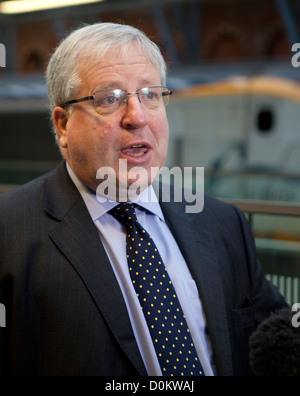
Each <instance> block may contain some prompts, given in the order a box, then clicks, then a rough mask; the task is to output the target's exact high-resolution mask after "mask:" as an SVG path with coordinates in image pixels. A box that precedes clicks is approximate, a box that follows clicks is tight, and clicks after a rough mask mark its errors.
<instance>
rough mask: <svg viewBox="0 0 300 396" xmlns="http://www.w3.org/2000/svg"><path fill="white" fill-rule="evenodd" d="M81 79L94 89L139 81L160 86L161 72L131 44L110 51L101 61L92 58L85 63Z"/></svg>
mask: <svg viewBox="0 0 300 396" xmlns="http://www.w3.org/2000/svg"><path fill="white" fill-rule="evenodd" d="M80 78H81V80H82V82H83V83H84V84H88V85H91V86H93V87H98V86H99V85H101V84H105V83H107V84H110V83H113V82H114V81H116V82H119V81H122V82H124V83H127V82H128V80H129V81H130V80H131V81H133V80H139V79H140V80H143V81H149V83H150V82H152V84H154V83H155V84H160V71H159V70H158V68H157V66H155V65H154V64H153V63H152V62H151V60H150V59H149V58H148V57H147V56H146V55H145V54H144V53H143V52H142V50H141V49H140V48H139V47H138V46H137V45H134V44H130V45H129V46H128V47H125V48H112V49H109V50H108V51H107V52H106V54H105V55H104V56H103V57H101V59H99V60H98V59H97V58H94V59H93V57H90V59H89V61H83V62H82V64H81V68H80ZM154 80H155V81H154ZM100 88H101V87H100ZM120 88H124V87H120Z"/></svg>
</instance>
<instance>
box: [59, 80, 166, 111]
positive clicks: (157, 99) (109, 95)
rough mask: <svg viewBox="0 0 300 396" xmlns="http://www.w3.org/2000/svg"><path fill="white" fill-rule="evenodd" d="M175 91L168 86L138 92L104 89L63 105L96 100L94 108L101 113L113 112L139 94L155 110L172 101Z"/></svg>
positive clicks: (147, 106) (145, 105) (147, 105)
mask: <svg viewBox="0 0 300 396" xmlns="http://www.w3.org/2000/svg"><path fill="white" fill-rule="evenodd" d="M172 94H173V92H172V91H170V90H169V89H168V88H167V87H149V88H142V89H140V90H138V91H137V92H127V91H123V90H122V89H103V90H101V91H97V92H95V93H94V94H93V95H91V96H86V97H84V98H80V99H74V100H69V101H68V102H65V103H64V104H63V105H62V107H63V108H65V107H67V106H69V105H71V104H74V103H81V102H86V101H88V100H93V101H94V108H95V110H96V111H97V113H99V114H101V115H106V114H111V113H113V112H115V111H116V110H118V109H119V108H120V107H121V106H122V105H123V104H127V103H128V97H129V96H131V95H137V97H138V99H139V102H140V103H141V104H142V105H143V106H144V107H145V108H147V109H151V110H155V109H157V108H159V106H161V105H162V104H164V105H165V106H167V105H168V104H169V102H170V95H172Z"/></svg>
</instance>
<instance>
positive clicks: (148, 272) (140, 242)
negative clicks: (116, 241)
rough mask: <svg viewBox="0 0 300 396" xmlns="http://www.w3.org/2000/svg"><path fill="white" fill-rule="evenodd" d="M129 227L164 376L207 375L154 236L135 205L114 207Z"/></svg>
mask: <svg viewBox="0 0 300 396" xmlns="http://www.w3.org/2000/svg"><path fill="white" fill-rule="evenodd" d="M110 214H111V215H112V216H114V217H115V218H116V219H117V220H118V221H119V222H121V223H122V224H123V225H124V226H125V227H126V232H127V242H126V250H127V260H128V265H129V271H130V276H131V279H132V282H133V285H134V288H135V290H136V293H137V296H138V298H139V301H140V304H141V307H142V310H143V313H144V315H145V318H146V322H147V324H148V327H149V331H150V334H151V337H152V340H153V344H154V347H155V350H156V353H157V356H158V360H159V363H160V366H161V369H162V373H163V375H164V376H204V375H205V374H204V371H203V368H202V366H201V363H200V360H199V358H198V355H197V352H196V349H195V346H194V343H193V340H192V336H191V334H190V331H189V329H188V325H187V322H186V319H185V316H184V313H183V311H182V308H181V306H180V302H179V300H178V298H177V296H176V292H175V289H174V286H173V284H172V281H171V279H170V277H169V275H168V272H167V269H166V267H165V265H164V263H163V261H162V258H161V256H160V254H159V252H158V250H157V247H156V245H155V243H154V241H153V240H152V238H151V236H150V235H149V234H148V233H147V231H146V230H145V229H144V228H143V227H142V226H141V224H140V223H139V222H138V220H137V217H136V213H135V206H134V205H132V204H127V203H123V204H120V205H119V206H117V207H116V208H114V209H112V210H111V211H110Z"/></svg>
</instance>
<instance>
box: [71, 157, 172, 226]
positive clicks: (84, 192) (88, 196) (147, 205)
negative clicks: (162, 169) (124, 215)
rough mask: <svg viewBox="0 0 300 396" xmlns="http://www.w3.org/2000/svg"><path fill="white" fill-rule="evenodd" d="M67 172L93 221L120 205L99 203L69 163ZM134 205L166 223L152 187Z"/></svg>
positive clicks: (107, 202) (116, 203)
mask: <svg viewBox="0 0 300 396" xmlns="http://www.w3.org/2000/svg"><path fill="white" fill-rule="evenodd" d="M67 171H68V173H69V176H70V178H71V179H72V181H73V183H74V184H75V186H76V187H77V189H78V191H79V192H80V194H81V196H82V198H83V200H84V202H85V204H86V206H87V209H88V211H89V213H90V215H91V217H92V219H93V221H96V220H98V219H99V218H100V217H102V216H103V215H105V214H106V213H108V212H109V211H110V210H111V209H113V208H114V207H116V206H117V205H118V204H119V203H118V202H113V201H109V200H107V201H105V202H99V201H98V200H97V195H96V194H95V192H94V191H92V190H90V189H89V188H88V187H86V186H85V185H84V184H83V183H82V181H81V180H80V179H79V178H78V176H77V175H76V174H75V172H74V171H73V169H72V168H71V166H70V165H69V164H68V163H67ZM132 203H136V204H137V205H138V206H140V207H142V208H144V209H146V210H147V211H149V212H151V213H152V214H154V215H155V216H158V217H159V218H160V219H161V220H162V221H164V222H165V217H164V215H163V212H162V210H161V207H160V204H159V201H158V199H157V196H156V194H155V191H154V189H153V186H152V185H151V186H149V187H148V188H146V189H145V190H144V191H143V192H142V193H141V195H139V196H138V197H137V198H136V199H135V200H134V201H133V202H132Z"/></svg>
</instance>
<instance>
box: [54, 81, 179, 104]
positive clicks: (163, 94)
mask: <svg viewBox="0 0 300 396" xmlns="http://www.w3.org/2000/svg"><path fill="white" fill-rule="evenodd" d="M151 88H162V89H167V90H168V91H167V92H162V96H163V97H164V96H171V95H173V91H172V90H170V89H169V88H168V87H164V86H155V87H145V88H141V89H139V90H138V91H137V92H127V91H124V90H123V89H120V91H122V92H126V93H127V95H128V96H130V95H137V96H138V99H139V101H140V103H141V100H140V97H139V94H140V93H141V91H143V89H151ZM105 91H115V90H114V89H100V90H99V91H96V92H95V93H94V94H93V95H90V96H85V97H84V98H79V99H72V100H68V101H67V102H65V103H63V104H62V106H61V107H62V108H63V109H64V108H65V107H66V106H69V105H71V104H76V103H82V102H87V101H89V100H94V99H95V95H96V94H97V93H98V92H105Z"/></svg>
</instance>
